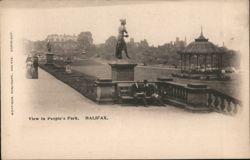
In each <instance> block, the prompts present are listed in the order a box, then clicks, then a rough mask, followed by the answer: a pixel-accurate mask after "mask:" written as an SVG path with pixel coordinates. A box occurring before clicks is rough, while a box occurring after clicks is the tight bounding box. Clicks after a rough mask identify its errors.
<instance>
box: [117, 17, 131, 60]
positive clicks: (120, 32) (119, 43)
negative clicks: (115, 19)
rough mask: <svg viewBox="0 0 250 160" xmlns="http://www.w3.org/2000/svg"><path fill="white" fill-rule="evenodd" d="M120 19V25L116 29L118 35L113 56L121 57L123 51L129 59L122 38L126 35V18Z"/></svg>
mask: <svg viewBox="0 0 250 160" xmlns="http://www.w3.org/2000/svg"><path fill="white" fill-rule="evenodd" d="M120 21H121V26H120V27H119V29H118V37H117V44H116V52H115V57H116V58H117V59H122V51H124V52H125V54H126V56H127V58H129V59H130V57H129V55H128V51H127V45H126V42H125V40H124V37H126V38H127V37H128V32H127V30H126V27H125V25H126V19H120Z"/></svg>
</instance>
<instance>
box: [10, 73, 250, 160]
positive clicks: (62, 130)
mask: <svg viewBox="0 0 250 160" xmlns="http://www.w3.org/2000/svg"><path fill="white" fill-rule="evenodd" d="M23 83H25V85H23V86H22V87H23V88H22V90H20V91H19V94H22V95H25V97H24V98H22V100H20V102H19V103H20V104H22V105H21V106H16V111H15V116H16V118H17V119H18V122H19V124H17V125H18V127H17V130H18V133H20V134H15V136H12V140H13V142H12V143H11V144H10V145H11V146H10V147H11V148H13V149H15V152H13V153H15V155H13V158H15V157H18V158H20V156H21V157H23V158H24V159H25V158H27V155H29V158H34V159H36V158H47V159H51V158H57V159H61V158H69V159H72V158H183V157H185V158H199V157H204V156H205V157H217V158H226V157H227V156H232V157H238V155H241V157H245V156H248V151H249V150H248V147H247V146H248V144H249V142H247V141H246V137H247V136H248V128H247V126H245V124H246V123H245V122H246V120H247V119H246V117H245V115H244V114H243V113H239V114H238V115H236V116H235V117H230V116H226V115H222V114H218V113H208V114H197V113H195V114H194V113H190V112H186V111H183V110H181V109H178V108H175V107H172V106H167V107H156V106H151V107H134V106H120V105H97V104H95V103H94V102H92V101H90V100H89V99H87V98H85V97H84V96H82V95H81V94H79V93H78V92H76V91H75V90H74V89H72V88H71V87H69V86H68V85H66V84H64V83H62V82H61V81H59V80H57V79H55V78H54V77H53V76H51V75H50V74H48V73H47V72H45V71H43V70H41V69H39V79H37V80H27V79H23ZM93 116H97V117H98V116H99V118H100V117H106V118H107V120H100V119H99V120H86V117H93ZM30 117H33V118H36V117H45V118H46V119H47V118H49V117H50V118H51V120H45V121H41V120H40V121H36V120H29V118H30ZM58 117H59V118H66V120H56V118H58ZM68 117H69V120H67V119H68ZM70 117H71V118H72V119H71V118H70ZM74 117H77V118H76V120H74ZM53 118H54V120H52V119H53ZM97 119H98V118H97ZM20 139H21V140H22V142H20ZM23 144H25V146H27V147H26V148H24V147H22V146H23ZM17 153H18V154H17ZM226 155H227V156H226ZM30 156H31V157H30Z"/></svg>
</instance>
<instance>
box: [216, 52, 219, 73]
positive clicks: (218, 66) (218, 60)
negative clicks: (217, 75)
mask: <svg viewBox="0 0 250 160" xmlns="http://www.w3.org/2000/svg"><path fill="white" fill-rule="evenodd" d="M216 57H217V68H218V70H219V68H220V56H219V54H217V55H216Z"/></svg>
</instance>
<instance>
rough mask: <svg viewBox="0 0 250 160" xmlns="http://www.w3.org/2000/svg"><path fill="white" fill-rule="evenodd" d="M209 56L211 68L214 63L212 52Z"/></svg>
mask: <svg viewBox="0 0 250 160" xmlns="http://www.w3.org/2000/svg"><path fill="white" fill-rule="evenodd" d="M210 56H211V68H213V65H214V60H213V54H211V55H210Z"/></svg>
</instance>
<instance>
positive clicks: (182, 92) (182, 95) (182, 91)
mask: <svg viewBox="0 0 250 160" xmlns="http://www.w3.org/2000/svg"><path fill="white" fill-rule="evenodd" d="M181 99H182V100H184V90H183V88H182V89H181Z"/></svg>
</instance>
